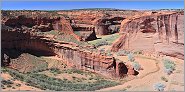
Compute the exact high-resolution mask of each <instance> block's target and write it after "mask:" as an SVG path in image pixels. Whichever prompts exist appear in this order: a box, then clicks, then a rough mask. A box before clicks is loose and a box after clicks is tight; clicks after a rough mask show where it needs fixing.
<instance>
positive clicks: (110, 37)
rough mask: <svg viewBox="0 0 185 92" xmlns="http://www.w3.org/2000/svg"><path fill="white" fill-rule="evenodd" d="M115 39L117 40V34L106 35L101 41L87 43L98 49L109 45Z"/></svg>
mask: <svg viewBox="0 0 185 92" xmlns="http://www.w3.org/2000/svg"><path fill="white" fill-rule="evenodd" d="M117 38H119V34H112V35H106V36H103V37H102V38H101V39H97V40H93V41H89V42H88V43H90V44H92V45H94V46H95V47H99V46H103V45H110V44H112V43H113V42H114V41H115V40H116V39H117Z"/></svg>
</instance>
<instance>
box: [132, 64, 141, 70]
mask: <svg viewBox="0 0 185 92" xmlns="http://www.w3.org/2000/svg"><path fill="white" fill-rule="evenodd" d="M132 66H133V67H134V70H136V71H139V70H140V69H141V65H140V64H139V63H138V62H133V63H132Z"/></svg>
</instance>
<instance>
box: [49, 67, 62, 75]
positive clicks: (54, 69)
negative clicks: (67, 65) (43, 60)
mask: <svg viewBox="0 0 185 92" xmlns="http://www.w3.org/2000/svg"><path fill="white" fill-rule="evenodd" d="M49 71H50V72H51V73H54V74H61V71H60V70H59V69H58V68H51V69H49Z"/></svg>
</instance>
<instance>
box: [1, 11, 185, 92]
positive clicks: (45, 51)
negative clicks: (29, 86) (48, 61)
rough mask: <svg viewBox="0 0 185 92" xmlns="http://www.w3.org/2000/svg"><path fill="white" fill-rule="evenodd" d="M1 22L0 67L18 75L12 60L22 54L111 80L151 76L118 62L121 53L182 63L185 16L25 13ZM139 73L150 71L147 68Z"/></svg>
mask: <svg viewBox="0 0 185 92" xmlns="http://www.w3.org/2000/svg"><path fill="white" fill-rule="evenodd" d="M1 16H2V19H1V23H2V24H1V33H2V38H1V44H2V47H1V49H2V53H1V57H2V58H1V62H2V65H1V66H2V67H9V68H11V69H14V70H17V71H19V72H22V70H19V69H21V68H26V67H27V66H23V65H22V66H19V65H14V64H19V63H11V62H19V61H13V59H16V58H20V56H21V54H22V53H28V54H30V55H34V56H36V57H38V58H40V57H50V56H56V57H57V58H59V61H60V62H62V63H64V64H66V65H67V68H70V69H71V68H72V69H78V70H83V71H88V72H93V73H96V74H98V75H101V76H103V77H105V78H108V79H113V80H117V79H118V80H122V79H124V78H133V77H134V78H135V77H137V76H140V75H143V76H147V74H146V75H144V73H143V72H142V71H140V70H136V69H135V67H134V66H133V64H132V62H128V61H129V60H126V59H125V56H127V55H123V56H118V55H117V54H116V53H118V52H119V51H123V50H124V51H128V52H140V53H141V55H143V56H148V57H149V58H163V57H170V58H175V59H178V61H181V60H184V26H183V24H184V21H183V19H184V11H139V10H138V11H137V10H73V11H70V10H69V11H67V10H66V11H62V10H61V11H50V12H48V11H24V10H23V11H2V15H1ZM114 34H118V38H116V39H115V40H112V39H113V36H112V37H110V38H109V39H110V41H111V43H106V44H105V42H106V41H109V40H105V41H104V39H103V37H106V36H107V35H114ZM98 40H101V41H102V42H99V43H96V44H98V45H99V44H100V45H99V46H95V45H93V44H91V42H93V41H97V42H98ZM103 46H105V48H104V49H106V50H105V51H104V52H102V50H101V48H103ZM106 46H107V47H106ZM12 51H19V52H21V53H18V54H17V53H16V52H12ZM135 56H137V55H135ZM25 57H26V56H25ZM120 57H122V58H120ZM138 57H140V56H139V55H138ZM138 57H137V59H138ZM128 58H129V57H128ZM179 59H180V60H179ZM138 60H143V59H141V58H139V59H138ZM143 61H145V60H143ZM156 61H157V60H156ZM27 62H28V61H27ZM151 62H154V61H151ZM140 63H143V62H141V61H140ZM155 64H156V66H155ZM157 64H158V63H151V65H152V66H153V67H154V66H155V67H159V66H158V65H157ZM141 67H144V68H143V69H144V70H143V71H146V70H147V69H146V67H145V65H141ZM30 70H31V69H30ZM141 70H142V69H141ZM40 71H41V70H40ZM158 71H159V70H158ZM158 71H157V70H155V71H154V70H153V71H150V72H149V73H148V74H150V73H152V72H154V73H155V72H158ZM23 73H29V71H26V72H23ZM139 78H140V77H139ZM112 89H114V88H112ZM105 90H106V89H105Z"/></svg>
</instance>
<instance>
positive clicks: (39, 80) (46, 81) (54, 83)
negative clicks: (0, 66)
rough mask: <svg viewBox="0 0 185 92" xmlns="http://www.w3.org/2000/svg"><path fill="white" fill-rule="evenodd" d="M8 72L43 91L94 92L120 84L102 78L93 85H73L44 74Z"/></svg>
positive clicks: (10, 70) (78, 80)
mask: <svg viewBox="0 0 185 92" xmlns="http://www.w3.org/2000/svg"><path fill="white" fill-rule="evenodd" d="M6 71H7V72H9V74H10V75H11V76H12V77H14V78H16V79H19V80H21V81H24V82H26V83H27V85H30V86H34V87H37V88H40V89H42V90H46V89H49V90H55V91H94V90H97V89H100V88H104V87H110V86H115V85H117V84H118V83H117V82H114V81H109V80H105V79H103V78H101V79H100V80H97V81H95V82H93V83H73V82H71V81H69V80H67V79H58V78H53V77H49V76H46V75H44V74H38V73H26V74H22V73H20V72H17V71H15V70H12V69H8V68H6ZM65 72H68V73H69V72H72V73H74V72H75V73H78V74H81V73H84V72H83V71H80V70H66V71H65ZM76 81H77V82H82V81H83V80H82V79H77V80H76Z"/></svg>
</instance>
